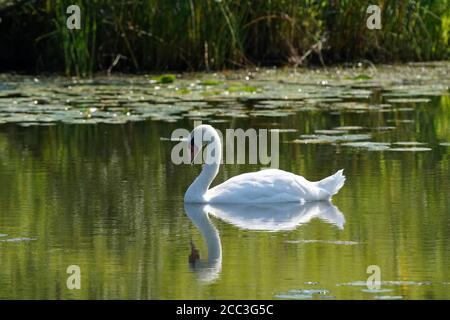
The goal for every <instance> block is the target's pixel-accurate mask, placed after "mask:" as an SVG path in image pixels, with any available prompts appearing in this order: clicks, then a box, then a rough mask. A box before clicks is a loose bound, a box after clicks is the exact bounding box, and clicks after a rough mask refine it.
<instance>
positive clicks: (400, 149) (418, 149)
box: [388, 147, 432, 152]
mask: <svg viewBox="0 0 450 320" xmlns="http://www.w3.org/2000/svg"><path fill="white" fill-rule="evenodd" d="M431 150H432V149H431V148H421V147H411V148H390V149H388V151H396V152H424V151H431Z"/></svg>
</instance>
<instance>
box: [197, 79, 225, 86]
mask: <svg viewBox="0 0 450 320" xmlns="http://www.w3.org/2000/svg"><path fill="white" fill-rule="evenodd" d="M200 84H201V85H202V86H217V85H219V84H220V82H219V81H216V80H202V81H201V82H200Z"/></svg>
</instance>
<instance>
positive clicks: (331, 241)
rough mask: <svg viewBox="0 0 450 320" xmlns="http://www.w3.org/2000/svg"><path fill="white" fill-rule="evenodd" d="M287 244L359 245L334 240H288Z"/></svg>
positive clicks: (353, 242)
mask: <svg viewBox="0 0 450 320" xmlns="http://www.w3.org/2000/svg"><path fill="white" fill-rule="evenodd" d="M285 242H286V243H294V244H295V243H325V244H337V245H344V246H352V245H356V244H359V242H356V241H338V240H336V241H334V240H287V241H285Z"/></svg>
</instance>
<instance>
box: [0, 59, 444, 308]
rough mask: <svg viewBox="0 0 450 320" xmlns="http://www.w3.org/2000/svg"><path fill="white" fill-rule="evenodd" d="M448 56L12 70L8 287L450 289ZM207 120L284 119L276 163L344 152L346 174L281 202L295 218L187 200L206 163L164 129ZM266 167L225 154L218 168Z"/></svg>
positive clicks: (235, 124) (323, 170) (262, 123)
mask: <svg viewBox="0 0 450 320" xmlns="http://www.w3.org/2000/svg"><path fill="white" fill-rule="evenodd" d="M449 72H450V67H449V65H448V64H446V63H441V64H432V65H409V66H395V67H386V68H381V67H380V68H379V69H378V70H377V71H374V70H371V69H369V70H360V69H358V68H355V69H342V70H340V69H329V70H322V71H308V72H306V71H305V72H304V73H302V72H291V71H274V70H262V71H260V72H255V73H242V72H241V73H239V72H237V73H227V74H217V75H215V74H206V75H188V76H185V77H183V78H182V79H177V80H176V81H175V82H174V83H172V84H158V83H154V81H151V80H149V77H146V76H134V77H127V78H124V77H116V78H112V79H107V78H99V79H94V80H83V81H81V80H72V79H65V78H36V79H34V78H32V77H31V78H30V77H17V76H15V77H11V76H5V75H4V76H1V79H2V83H1V84H0V123H1V125H0V182H1V183H0V185H1V187H2V190H1V191H2V192H1V193H0V268H1V269H0V298H3V299H7V298H13V299H230V298H236V299H241V298H242V299H330V298H331V299H334V298H336V299H449V298H450V272H449V270H450V258H449V252H450V236H449V234H450V211H449V208H450V197H449V191H450V179H449V177H450V166H449V164H450V163H449V162H450V144H449V143H450V126H449V125H450V98H449V96H448V93H449V90H448V88H449V82H450V80H449V79H448V76H447V75H448V74H449ZM361 73H364V74H366V73H367V74H369V75H370V76H369V77H359V78H364V79H366V80H364V81H360V80H357V79H358V75H360V74H361ZM203 78H208V79H213V80H214V81H209V82H203V83H202V81H204V80H202V79H203ZM198 79H200V80H198ZM195 119H201V120H202V121H203V122H204V123H210V124H212V125H214V126H215V127H216V128H218V129H220V130H225V129H226V128H243V129H247V128H255V129H259V128H267V129H279V132H280V141H281V142H282V143H281V145H280V169H283V170H287V171H292V172H295V173H298V174H301V175H303V176H305V177H306V178H307V179H310V180H318V179H321V178H323V177H325V176H328V175H330V174H331V173H334V172H335V171H336V170H338V169H341V168H344V170H345V175H346V176H347V182H346V184H345V186H344V187H343V188H342V189H341V191H340V192H339V193H338V195H336V196H335V197H334V199H333V204H332V205H326V204H323V205H321V206H320V207H317V206H312V207H307V208H305V207H302V208H284V207H283V208H280V209H279V211H278V213H277V214H279V216H280V220H281V222H280V221H270V219H268V220H269V221H266V220H267V219H266V220H264V219H262V220H261V219H260V218H261V217H259V216H258V214H260V213H261V212H263V210H262V209H261V210H262V211H261V210H259V209H258V210H256V211H251V210H250V211H249V215H248V216H245V214H243V212H245V211H246V210H248V209H245V210H242V208H241V209H239V208H204V207H200V208H186V207H185V206H184V203H183V196H184V192H185V190H186V189H187V187H188V186H189V184H190V183H191V182H192V181H193V179H194V178H195V177H196V176H197V175H198V174H199V172H200V170H201V168H200V167H199V166H190V165H174V164H173V163H172V162H171V158H170V153H171V149H172V147H173V146H174V145H175V143H176V142H173V141H170V139H168V138H170V135H171V133H172V131H173V130H175V129H177V128H186V129H188V130H190V129H192V125H193V120H195ZM261 167H262V166H260V165H231V164H226V165H223V166H222V167H221V170H220V173H219V175H218V177H217V178H216V180H215V182H214V184H216V183H220V182H222V181H224V180H226V179H227V178H229V177H232V176H234V175H237V174H240V173H244V172H248V171H254V170H259V169H261ZM267 210H268V211H267V212H270V210H272V209H270V208H269V209H267ZM205 212H208V213H209V215H206V214H205ZM220 212H222V214H220ZM283 214H284V216H283ZM253 218H254V219H253ZM263 218H264V217H263ZM252 219H253V220H252ZM275 220H276V219H275ZM258 223H259V224H258ZM255 226H256V227H255ZM255 229H256V230H255ZM192 245H193V246H194V247H195V249H194V251H195V250H197V252H198V254H199V259H194V260H195V263H190V262H189V261H190V260H191V261H192V254H193V249H192V247H191V246H192ZM208 253H209V257H208ZM69 265H78V266H80V268H81V276H82V278H81V279H82V280H81V285H82V288H81V289H80V290H68V289H67V287H66V280H67V277H68V274H66V269H67V267H68V266H69ZM369 265H378V266H379V267H380V268H381V272H382V273H381V276H382V287H381V289H379V290H370V289H368V288H367V287H366V279H367V277H368V276H369V275H368V274H367V273H366V269H367V267H368V266H369Z"/></svg>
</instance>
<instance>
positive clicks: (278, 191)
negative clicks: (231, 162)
mask: <svg viewBox="0 0 450 320" xmlns="http://www.w3.org/2000/svg"><path fill="white" fill-rule="evenodd" d="M323 193H324V190H322V189H321V188H319V187H318V186H317V184H316V183H315V182H310V181H308V180H306V179H305V178H303V177H301V176H297V175H295V174H293V173H290V172H286V171H283V170H278V169H266V170H261V171H257V172H250V173H244V174H241V175H238V176H235V177H233V178H231V179H229V180H227V181H225V182H224V183H222V184H220V185H218V186H216V187H214V188H212V189H210V190H209V191H208V193H207V198H208V201H209V202H214V203H269V202H302V201H314V200H319V199H320V198H321V197H324V194H323Z"/></svg>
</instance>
